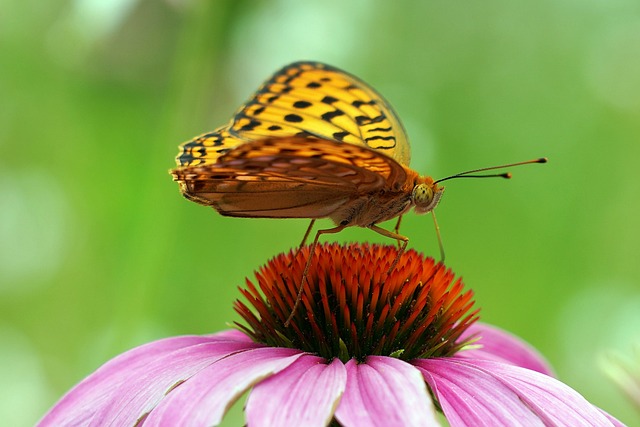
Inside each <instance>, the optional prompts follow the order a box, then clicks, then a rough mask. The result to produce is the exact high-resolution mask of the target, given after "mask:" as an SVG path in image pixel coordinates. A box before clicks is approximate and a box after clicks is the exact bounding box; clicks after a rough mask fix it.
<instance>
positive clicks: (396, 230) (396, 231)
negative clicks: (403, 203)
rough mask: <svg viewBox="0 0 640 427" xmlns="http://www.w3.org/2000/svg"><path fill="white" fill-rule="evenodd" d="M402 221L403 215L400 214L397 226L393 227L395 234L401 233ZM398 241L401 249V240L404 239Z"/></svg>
mask: <svg viewBox="0 0 640 427" xmlns="http://www.w3.org/2000/svg"><path fill="white" fill-rule="evenodd" d="M401 221H402V215H400V216H399V217H398V222H396V226H395V227H393V232H394V233H395V234H399V233H400V222H401ZM397 242H398V249H400V246H401V242H402V240H398V241H397Z"/></svg>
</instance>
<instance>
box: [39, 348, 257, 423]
mask: <svg viewBox="0 0 640 427" xmlns="http://www.w3.org/2000/svg"><path fill="white" fill-rule="evenodd" d="M257 346H258V344H252V343H247V342H240V341H227V340H226V339H224V338H217V337H203V336H183V337H175V338H167V339H163V340H159V341H154V342H152V343H149V344H145V345H142V346H140V347H137V348H134V349H133V350H130V351H128V352H126V353H123V354H121V355H120V356H117V357H115V358H114V359H112V360H110V361H109V362H107V363H105V364H104V365H103V366H102V367H100V368H99V369H98V370H97V371H95V372H94V373H93V374H91V375H89V376H88V377H87V378H85V379H84V380H83V381H82V382H81V383H79V384H78V385H76V386H75V387H74V388H73V389H71V390H70V391H69V392H68V393H67V394H66V395H65V396H64V397H63V398H62V399H60V401H59V402H58V403H57V404H56V405H55V406H54V407H53V408H51V410H50V411H49V412H48V413H47V414H46V415H45V416H44V417H43V419H42V420H41V421H40V423H39V425H40V426H59V425H65V426H74V425H104V424H108V423H115V424H122V425H133V424H135V422H136V420H138V419H139V418H140V417H141V416H143V415H144V414H145V413H146V412H148V411H149V410H151V409H152V408H153V407H154V406H155V405H156V404H157V402H158V401H160V399H162V397H163V396H164V394H165V392H166V391H167V390H168V389H169V388H171V387H172V386H173V385H174V384H176V383H177V382H180V381H183V380H185V379H187V378H189V377H190V376H191V375H193V374H194V373H196V372H197V371H198V370H200V369H202V368H203V367H205V366H207V365H210V364H211V363H213V362H215V361H216V360H217V359H219V358H220V357H224V356H226V355H228V354H232V353H235V352H238V351H243V350H246V349H248V348H255V347H257Z"/></svg>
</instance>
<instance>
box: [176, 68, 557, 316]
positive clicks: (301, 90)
mask: <svg viewBox="0 0 640 427" xmlns="http://www.w3.org/2000/svg"><path fill="white" fill-rule="evenodd" d="M410 157H411V154H410V147H409V141H408V138H407V134H406V131H405V129H404V127H403V126H402V123H401V121H400V119H399V117H398V115H397V114H396V112H395V111H394V110H393V108H392V107H391V105H390V104H389V103H388V102H387V101H386V100H385V99H384V98H383V97H382V95H380V94H379V93H378V92H377V91H376V90H375V89H373V88H372V87H371V86H369V85H368V84H366V83H364V82H363V81H362V80H360V79H359V78H357V77H355V76H353V75H351V74H349V73H347V72H345V71H342V70H340V69H338V68H334V67H332V66H330V65H327V64H323V63H319V62H295V63H293V64H290V65H287V66H285V67H284V68H282V69H281V70H279V71H277V72H276V73H275V74H274V75H273V76H272V77H271V78H269V79H268V80H267V81H266V82H265V83H263V84H262V86H261V87H260V88H259V89H258V90H257V92H256V93H255V94H254V95H253V97H251V99H249V101H248V102H247V103H246V104H245V105H243V106H242V107H241V108H240V109H239V110H238V111H237V112H236V113H235V114H234V116H233V118H232V119H231V121H230V122H229V123H227V124H226V125H224V126H221V127H219V128H217V129H216V130H214V131H213V132H209V133H205V134H204V135H201V136H198V137H196V138H194V139H192V140H190V141H187V142H185V143H184V144H182V145H181V147H180V153H179V155H178V157H177V158H176V160H177V163H178V167H177V168H175V169H173V170H172V171H171V173H172V175H173V178H174V180H175V181H177V182H178V183H179V185H180V191H181V192H182V194H183V195H184V196H185V197H186V198H187V199H189V200H192V201H194V202H197V203H200V204H202V205H206V206H212V207H213V208H215V209H216V210H217V211H218V212H219V213H220V214H222V215H225V216H233V217H245V218H308V219H311V224H310V225H309V227H308V228H307V232H306V233H305V236H304V238H303V240H302V243H301V245H300V248H301V247H302V246H303V245H304V244H305V242H306V240H307V238H308V236H309V234H310V232H311V230H312V228H313V225H314V222H315V220H316V219H320V218H330V219H331V220H333V222H334V224H335V227H333V228H328V229H323V230H318V231H317V233H316V235H315V239H314V241H313V244H312V246H311V251H310V254H313V253H314V249H315V245H316V244H317V242H318V239H319V237H320V236H321V235H322V234H330V233H337V232H339V231H342V230H343V229H344V228H346V227H351V226H359V227H366V228H369V229H371V230H373V231H375V232H377V233H379V234H381V235H383V236H386V237H389V238H392V239H395V240H396V241H397V242H398V243H399V245H400V253H401V252H402V251H403V250H404V249H405V248H406V246H407V243H408V240H409V239H408V238H407V237H405V236H403V235H401V234H399V227H400V220H401V218H402V215H404V214H405V213H406V212H408V211H409V210H410V209H411V208H413V209H414V210H415V211H416V212H417V213H427V212H433V210H434V208H435V207H436V206H437V204H438V202H439V201H440V198H441V197H442V194H443V191H444V187H442V186H441V185H439V182H442V181H444V180H446V179H451V178H454V177H462V176H465V177H468V176H477V175H472V174H473V173H475V172H479V171H484V170H491V169H496V168H499V167H504V166H498V167H491V168H482V169H476V170H473V171H467V172H462V173H460V174H456V175H453V176H450V177H447V178H444V179H441V180H438V181H436V180H434V179H433V178H431V177H430V176H423V175H419V174H418V173H417V172H416V171H414V170H413V169H411V168H410V167H409V162H410ZM545 161H546V160H545ZM531 162H538V163H542V162H543V159H537V160H534V161H529V162H521V163H531ZM521 163H517V164H521ZM512 165H516V164H511V165H505V166H512ZM481 176H503V177H508V176H509V175H508V174H500V175H481ZM394 218H398V221H397V223H396V226H395V228H394V229H393V231H390V230H387V229H384V228H381V227H380V226H378V224H379V223H381V222H384V221H387V220H390V219H394ZM434 221H435V216H434ZM436 229H437V225H436ZM439 241H440V239H439ZM441 248H442V245H441ZM441 257H444V254H442V255H441ZM310 259H311V256H309V260H308V261H307V265H306V268H305V270H304V274H303V278H302V283H303V282H304V279H305V277H306V273H307V271H308V268H309V265H310V262H311V260H310ZM393 267H394V266H392V267H391V269H393ZM302 283H301V285H300V293H299V295H298V300H296V305H295V306H294V309H293V311H294V312H295V307H296V306H297V304H298V302H299V299H300V295H301V292H302ZM291 316H293V313H292V314H291ZM291 316H290V318H289V319H288V320H287V323H288V321H289V320H290V319H291Z"/></svg>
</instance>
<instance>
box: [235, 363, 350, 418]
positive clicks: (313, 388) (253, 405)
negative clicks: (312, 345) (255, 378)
mask: <svg viewBox="0 0 640 427" xmlns="http://www.w3.org/2000/svg"><path fill="white" fill-rule="evenodd" d="M346 382H347V370H346V368H345V366H344V364H343V363H342V362H341V361H340V360H339V359H334V360H333V362H332V363H331V364H328V365H327V364H326V360H325V359H323V358H320V357H317V356H311V355H304V356H302V357H300V358H299V359H298V360H296V361H295V362H294V363H292V364H291V365H290V366H289V367H288V368H286V369H284V370H282V371H280V372H279V373H277V374H276V375H274V376H272V377H270V378H267V379H266V380H264V381H262V382H261V383H259V384H257V385H256V386H255V387H254V388H253V390H252V391H251V394H250V395H249V399H248V400H247V404H246V409H245V411H246V416H247V424H248V425H250V426H252V427H257V426H305V427H307V426H308V427H312V426H318V427H322V426H326V425H328V424H329V422H330V421H331V419H332V418H333V413H334V411H335V408H336V406H338V402H339V401H340V397H341V396H342V394H343V393H344V389H345V385H346Z"/></svg>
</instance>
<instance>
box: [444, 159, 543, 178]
mask: <svg viewBox="0 0 640 427" xmlns="http://www.w3.org/2000/svg"><path fill="white" fill-rule="evenodd" d="M547 161H548V160H547V158H546V157H541V158H539V159H533V160H527V161H526V162H517V163H509V164H506V165H500V166H490V167H488V168H480V169H473V170H469V171H465V172H460V173H457V174H455V175H451V176H447V177H446V178H441V179H439V180H437V181H435V183H438V182H442V181H447V180H449V179H453V178H507V179H509V178H511V174H510V173H509V172H505V173H496V174H488V175H475V174H476V173H478V172H486V171H491V170H495V169H503V168H510V167H512V166H520V165H528V164H531V163H547Z"/></svg>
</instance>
